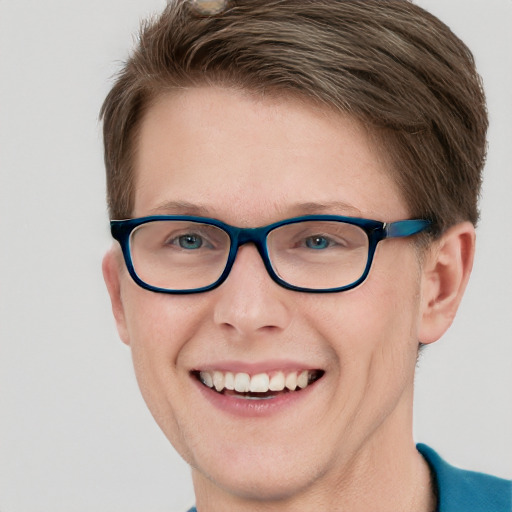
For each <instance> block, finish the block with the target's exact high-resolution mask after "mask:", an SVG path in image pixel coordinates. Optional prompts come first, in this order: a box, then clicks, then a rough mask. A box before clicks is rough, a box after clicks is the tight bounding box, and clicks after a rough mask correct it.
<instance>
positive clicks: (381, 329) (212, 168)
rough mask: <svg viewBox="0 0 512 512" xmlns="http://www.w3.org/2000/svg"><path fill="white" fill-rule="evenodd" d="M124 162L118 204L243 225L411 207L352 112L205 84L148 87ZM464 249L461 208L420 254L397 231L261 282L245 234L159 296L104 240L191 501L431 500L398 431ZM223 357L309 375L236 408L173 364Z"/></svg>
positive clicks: (145, 378) (467, 231) (455, 293)
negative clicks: (277, 406)
mask: <svg viewBox="0 0 512 512" xmlns="http://www.w3.org/2000/svg"><path fill="white" fill-rule="evenodd" d="M135 169H136V177H137V179H136V190H135V207H134V211H133V216H134V217H140V216H145V215H150V214H174V213H180V214H200V215H206V216H211V217H214V218H217V219H220V220H222V221H224V222H227V223H229V224H232V225H238V226H244V227H245V226H247V227H254V226H260V225H264V224H268V223H271V222H274V221H277V220H280V219H284V218H288V217H292V216H296V215H302V214H311V213H332V214H341V215H344V214H345V215H352V216H361V217H366V218H373V219H376V220H381V221H388V222H390V221H396V220H400V219H406V218H409V217H410V215H409V211H408V208H407V206H406V204H405V202H404V200H403V198H402V197H401V194H400V193H399V191H398V189H397V187H396V186H395V184H394V183H393V181H392V180H391V178H390V177H389V175H388V172H387V169H386V159H385V158H384V155H380V154H379V153H378V152H377V151H376V150H375V149H374V148H373V147H372V146H371V142H370V138H369V137H368V134H367V132H366V131H365V130H364V128H363V127H362V126H360V125H359V124H358V123H357V122H355V121H354V120H351V119H350V118H348V117H341V116H339V115H334V114H332V113H329V112H326V111H325V110H323V109H321V108H318V107H316V106H313V105H311V104H309V103H307V102H306V101H300V100H298V99H292V98H287V99H282V98H273V99H272V98H268V97H267V98H256V97H254V96H252V95H250V94H248V93H243V92H240V91H235V90H230V89H223V88H211V87H208V88H207V87H204V88H193V89H188V90H183V91H180V92H176V93H173V94H172V95H171V94H168V95H166V96H162V97H161V98H159V100H158V101H156V102H155V104H153V105H152V107H151V108H150V109H149V110H148V112H147V114H146V116H145V118H144V120H143V122H142V126H141V131H140V137H139V142H138V152H137V156H136V161H135ZM184 203H187V204H184ZM306 203H307V204H308V206H305V204H306ZM311 203H314V204H316V205H317V206H314V207H313V206H311ZM473 251H474V230H473V227H472V226H471V225H470V224H469V223H461V224H458V225H456V226H454V227H453V228H451V229H450V230H448V231H447V232H446V233H445V234H444V236H443V237H442V238H441V239H440V240H439V241H438V242H436V243H435V244H434V245H433V246H432V247H431V248H430V250H428V251H427V252H426V254H424V255H423V257H422V258H419V257H418V250H417V248H416V247H415V246H414V245H413V243H412V242H411V240H406V239H401V240H400V239H395V240H387V241H384V242H382V243H381V244H379V247H378V249H377V253H376V256H375V260H374V263H373V267H372V270H371V272H370V275H369V277H368V279H367V280H366V281H365V282H364V283H363V284H362V285H361V286H359V287H358V288H356V289H354V290H351V291H349V292H344V293H335V294H308V293H298V292H294V291H290V290H286V289H284V288H282V287H280V286H279V285H277V284H276V283H274V282H273V281H272V280H271V279H270V277H269V276H268V274H267V273H266V270H265V268H264V266H263V263H262V261H261V259H260V257H259V255H258V253H257V251H256V249H255V248H254V247H253V246H251V245H246V246H243V247H242V248H241V249H240V251H239V253H238V256H237V260H236V262H235V264H234V267H233V269H232V271H231V274H230V276H229V277H228V279H227V281H226V282H225V283H224V284H222V285H221V286H220V287H219V288H217V289H215V290H212V291H210V292H207V293H202V294H194V295H188V296H176V295H166V294H158V293H153V292H149V291H146V290H143V289H142V288H140V287H138V286H137V285H136V284H135V283H134V282H133V281H132V280H131V278H130V277H129V275H128V273H127V271H126V269H125V266H124V263H123V261H122V257H121V255H120V250H119V247H118V246H117V244H115V245H114V246H113V248H112V249H111V250H110V251H109V252H108V253H107V255H106V256H105V259H104V263H103V271H104V276H105V281H106V283H107V287H108V289H109V293H110V296H111V300H112V306H113V312H114V316H115V318H116V321H117V325H118V330H119V333H120V336H121V339H122V340H123V341H124V342H125V343H126V344H128V345H129V346H130V347H131V350H132V354H133V362H134V367H135V371H136V375H137V379H138V382H139V385H140V388H141V391H142V394H143V396H144V398H145V400H146V402H147V404H148V407H149V409H150V410H151V412H152V414H153V415H154V417H155V419H156V421H157V422H158V424H159V425H160V427H161V429H162V430H163V432H164V433H165V435H166V436H167V437H168V438H169V440H170V441H171V443H172V444H173V445H174V446H175V448H176V449H177V450H178V452H179V453H180V454H181V455H182V456H183V457H184V459H185V460H186V461H188V462H189V464H190V465H191V467H192V474H193V480H194V487H195V491H196V498H197V506H198V509H199V510H200V511H201V512H211V511H219V510H222V511H223V512H229V511H235V510H236V511H245V510H265V511H267V510H268V511H271V510H279V511H292V510H294V511H296V510H302V511H313V510H315V511H316V510H327V509H332V510H350V511H351V512H354V511H356V512H357V511H368V510H376V511H379V512H385V511H388V510H389V511H393V512H397V511H400V510H415V511H417V512H421V511H423V512H431V510H433V509H434V506H435V503H434V497H433V493H432V488H431V485H430V475H429V471H428V468H427V465H426V463H425V462H424V460H423V459H422V457H421V456H420V455H419V454H418V452H417V451H416V449H415V445H414V442H413V438H412V398H413V380H414V369H415V364H416V357H417V348H418V342H419V341H421V342H423V343H431V342H433V341H435V340H437V339H438V338H439V337H440V336H441V335H442V333H443V332H444V331H445V330H446V329H447V328H448V326H449V325H450V323H451V321H452V319H453V316H454V314H455V311H456V309H457V307H458V304H459V302H460V299H461V297H462V293H463V291H464V287H465V285H466V282H467V279H468V277H469V273H470V270H471V264H472V257H473ZM226 361H229V362H231V363H233V362H235V364H245V363H251V364H252V363H262V364H267V363H268V361H272V362H273V364H277V365H279V364H281V363H282V364H286V362H290V361H293V363H294V364H299V365H300V364H302V365H303V366H304V367H305V368H311V367H314V368H319V369H323V370H324V371H325V375H324V376H323V378H322V379H321V380H320V381H318V382H317V383H316V384H315V386H314V388H312V389H311V390H310V392H309V393H308V394H307V396H306V395H305V396H304V398H301V399H300V400H298V401H297V402H296V403H295V404H294V405H293V406H292V407H287V408H285V409H283V410H282V411H278V412H275V413H273V414H271V415H264V416H261V417H258V416H256V417H237V416H233V415H230V414H228V413H226V412H223V411H220V410H219V409H218V408H216V407H214V406H213V405H212V404H211V403H210V402H209V401H208V400H206V399H205V398H204V396H203V393H201V392H200V386H198V383H197V381H196V380H195V379H193V378H192V377H191V375H190V371H191V370H193V369H202V368H207V369H211V368H215V367H216V366H219V365H221V364H223V362H226Z"/></svg>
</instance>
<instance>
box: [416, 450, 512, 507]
mask: <svg viewBox="0 0 512 512" xmlns="http://www.w3.org/2000/svg"><path fill="white" fill-rule="evenodd" d="M417 449H418V451H419V452H420V453H421V454H422V455H423V457H424V458H425V460H426V461H427V462H428V464H429V466H430V468H431V470H432V473H433V475H434V476H435V480H436V484H437V493H438V500H439V509H438V512H461V511H464V512H510V511H511V510H512V481H510V480H504V479H503V478H497V477H495V476H491V475H486V474H484V473H478V472H476V471H466V470H463V469H459V468H456V467H454V466H451V465H450V464H448V463H447V462H445V461H444V460H443V459H442V458H441V457H440V456H439V455H438V454H437V453H436V452H435V451H434V450H432V448H430V447H428V446H426V445H424V444H418V445H417Z"/></svg>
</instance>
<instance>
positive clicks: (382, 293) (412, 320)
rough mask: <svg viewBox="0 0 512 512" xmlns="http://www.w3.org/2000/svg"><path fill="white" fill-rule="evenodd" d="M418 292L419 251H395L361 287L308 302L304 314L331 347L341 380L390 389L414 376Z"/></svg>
mask: <svg viewBox="0 0 512 512" xmlns="http://www.w3.org/2000/svg"><path fill="white" fill-rule="evenodd" d="M379 256H380V258H379ZM419 292H420V279H419V266H418V262H417V259H416V256H415V254H414V251H413V250H409V251H403V250H402V251H399V250H396V251H391V250H390V251H387V252H384V251H381V254H377V255H376V260H375V262H374V267H373V268H372V271H371V273H370V276H369V278H368V280H367V281H366V282H365V283H363V284H362V285H361V286H360V287H358V288H356V289H354V290H351V291H349V292H345V293H341V294H339V295H336V294H333V295H330V296H325V297H323V299H322V301H315V300H314V298H308V300H307V302H306V307H305V308H304V311H307V312H308V313H307V314H308V315H309V319H310V320H309V321H310V323H313V322H314V324H315V325H316V326H317V329H318V331H319V332H320V334H321V336H322V338H323V339H324V340H326V341H327V343H328V344H329V345H330V346H331V348H332V352H333V354H335V358H336V363H335V365H334V366H337V367H338V368H339V371H340V373H341V376H340V377H341V379H344V378H350V379H351V380H352V382H354V383H357V382H359V383H360V386H361V387H365V386H368V385H369V384H370V383H371V382H377V381H379V382H380V383H381V384H382V385H383V386H385V385H386V383H390V382H393V381H395V380H402V381H403V380H404V379H408V378H409V377H410V376H411V375H412V374H413V373H414V368H415V362H416V355H417V347H418V341H417V340H418V337H417V331H418V320H419V300H420V293H419Z"/></svg>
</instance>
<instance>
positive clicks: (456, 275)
mask: <svg viewBox="0 0 512 512" xmlns="http://www.w3.org/2000/svg"><path fill="white" fill-rule="evenodd" d="M474 254H475V229H474V226H473V224H471V223H470V222H463V223H460V224H456V225H455V226H452V227H451V228H450V229H448V230H447V231H446V232H445V233H444V234H443V235H442V236H441V238H440V239H439V240H438V241H437V242H435V244H434V246H433V247H432V248H431V250H430V251H429V252H428V253H427V254H426V255H425V261H424V262H423V269H422V290H421V293H422V297H421V312H420V314H421V324H420V328H419V332H418V338H419V340H418V341H419V342H420V343H423V344H428V343H433V342H434V341H437V340H438V339H439V338H440V337H441V336H442V335H443V334H444V333H445V332H446V330H447V329H448V327H450V325H451V324H452V322H453V319H454V318H455V314H456V312H457V309H458V307H459V304H460V301H461V300H462V296H463V295H464V291H465V289H466V285H467V283H468V280H469V276H470V274H471V269H472V267H473V258H474Z"/></svg>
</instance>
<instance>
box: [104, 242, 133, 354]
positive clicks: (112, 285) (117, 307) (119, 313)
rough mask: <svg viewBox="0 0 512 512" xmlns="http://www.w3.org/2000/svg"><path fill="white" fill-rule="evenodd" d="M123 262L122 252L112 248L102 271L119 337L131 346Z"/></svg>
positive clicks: (105, 257) (114, 247)
mask: <svg viewBox="0 0 512 512" xmlns="http://www.w3.org/2000/svg"><path fill="white" fill-rule="evenodd" d="M123 269H124V267H123V261H122V256H121V254H120V250H119V248H118V247H116V246H112V247H111V248H110V250H109V251H108V252H107V253H106V254H105V256H104V257H103V263H102V270H103V279H104V280H105V284H106V285H107V290H108V293H109V295H110V302H111V303H112V312H113V313H114V318H115V321H116V325H117V332H118V333H119V337H120V338H121V340H122V341H123V343H126V345H129V344H130V339H129V336H128V329H127V325H126V316H125V312H124V307H123V301H122V299H121V272H122V271H123Z"/></svg>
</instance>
